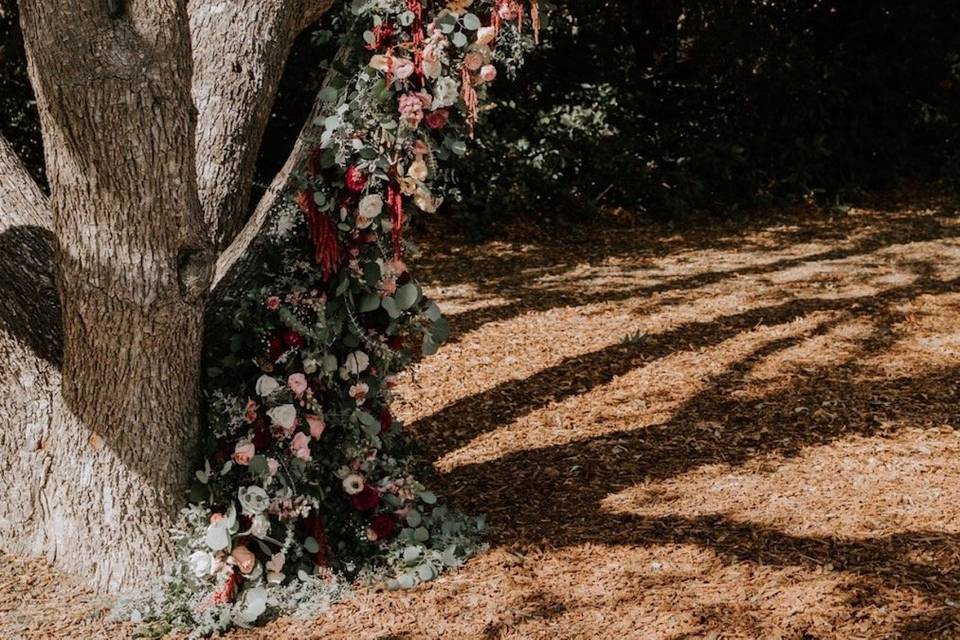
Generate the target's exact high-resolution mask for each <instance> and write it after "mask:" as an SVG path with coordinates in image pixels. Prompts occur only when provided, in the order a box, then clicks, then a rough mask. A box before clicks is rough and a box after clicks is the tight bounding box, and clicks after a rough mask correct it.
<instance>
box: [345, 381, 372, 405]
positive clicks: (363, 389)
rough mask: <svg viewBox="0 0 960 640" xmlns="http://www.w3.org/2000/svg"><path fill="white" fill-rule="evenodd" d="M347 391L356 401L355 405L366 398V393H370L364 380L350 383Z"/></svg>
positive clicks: (361, 402)
mask: <svg viewBox="0 0 960 640" xmlns="http://www.w3.org/2000/svg"><path fill="white" fill-rule="evenodd" d="M349 393H350V397H351V398H353V399H354V400H356V401H357V405H361V404H363V403H364V401H365V400H366V399H367V394H368V393H370V386H369V385H368V384H367V383H365V382H359V383H357V384H353V385H350V392H349Z"/></svg>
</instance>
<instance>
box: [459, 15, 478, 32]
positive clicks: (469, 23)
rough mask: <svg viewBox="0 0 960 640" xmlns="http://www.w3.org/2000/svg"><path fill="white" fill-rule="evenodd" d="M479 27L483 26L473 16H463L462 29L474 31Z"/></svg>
mask: <svg viewBox="0 0 960 640" xmlns="http://www.w3.org/2000/svg"><path fill="white" fill-rule="evenodd" d="M481 26H483V23H482V22H480V18H478V17H477V16H475V15H474V14H472V13H468V14H467V15H465V16H463V28H464V29H467V30H468V31H476V30H477V29H479V28H480V27H481Z"/></svg>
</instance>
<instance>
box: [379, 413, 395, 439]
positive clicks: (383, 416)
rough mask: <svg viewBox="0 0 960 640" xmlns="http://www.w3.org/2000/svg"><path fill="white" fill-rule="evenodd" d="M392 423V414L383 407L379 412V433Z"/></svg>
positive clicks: (388, 428) (387, 429)
mask: <svg viewBox="0 0 960 640" xmlns="http://www.w3.org/2000/svg"><path fill="white" fill-rule="evenodd" d="M392 425H393V415H392V414H391V413H390V412H389V411H388V410H387V409H384V410H383V411H382V412H381V413H380V433H383V432H384V431H389V430H390V427H391V426H392Z"/></svg>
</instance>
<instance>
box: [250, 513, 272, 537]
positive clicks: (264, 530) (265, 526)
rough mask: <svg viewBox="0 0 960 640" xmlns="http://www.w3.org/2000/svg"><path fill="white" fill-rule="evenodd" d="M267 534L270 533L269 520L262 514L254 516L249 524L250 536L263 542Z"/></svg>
mask: <svg viewBox="0 0 960 640" xmlns="http://www.w3.org/2000/svg"><path fill="white" fill-rule="evenodd" d="M268 533H270V518H268V517H267V516H265V515H263V514H262V513H260V514H257V515H256V516H254V518H253V522H252V523H250V535H252V536H253V537H254V538H259V539H261V540H263V539H264V538H266V537H267V534H268Z"/></svg>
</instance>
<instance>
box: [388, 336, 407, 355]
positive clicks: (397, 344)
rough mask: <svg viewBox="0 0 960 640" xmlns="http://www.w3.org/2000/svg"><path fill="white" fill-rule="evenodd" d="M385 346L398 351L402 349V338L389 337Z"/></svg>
mask: <svg viewBox="0 0 960 640" xmlns="http://www.w3.org/2000/svg"><path fill="white" fill-rule="evenodd" d="M387 346H388V347H390V348H391V349H393V350H394V351H400V349H403V338H402V337H401V336H390V337H389V338H387Z"/></svg>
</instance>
